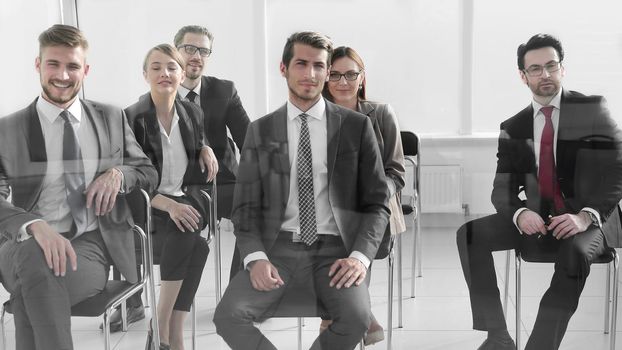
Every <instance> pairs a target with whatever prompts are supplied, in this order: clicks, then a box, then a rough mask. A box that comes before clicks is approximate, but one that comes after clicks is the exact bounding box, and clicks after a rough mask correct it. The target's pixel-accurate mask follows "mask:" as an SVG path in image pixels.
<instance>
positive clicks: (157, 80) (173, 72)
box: [143, 50, 184, 96]
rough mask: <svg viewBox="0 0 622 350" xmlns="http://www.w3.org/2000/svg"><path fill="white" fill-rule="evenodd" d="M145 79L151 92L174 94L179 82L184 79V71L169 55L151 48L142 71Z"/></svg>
mask: <svg viewBox="0 0 622 350" xmlns="http://www.w3.org/2000/svg"><path fill="white" fill-rule="evenodd" d="M143 75H144V77H145V81H147V83H149V86H150V87H151V93H152V94H157V95H167V96H170V95H175V94H176V93H177V88H178V87H179V84H181V82H182V81H183V79H184V71H183V69H182V68H181V66H180V65H179V63H177V61H175V60H174V59H173V58H172V57H171V56H169V55H167V54H165V53H163V52H161V51H158V50H153V51H152V52H151V53H150V54H149V57H148V58H147V62H146V65H145V71H144V72H143Z"/></svg>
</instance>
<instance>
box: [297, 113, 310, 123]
mask: <svg viewBox="0 0 622 350" xmlns="http://www.w3.org/2000/svg"><path fill="white" fill-rule="evenodd" d="M298 117H300V121H301V122H303V123H306V122H307V117H308V115H307V114H306V113H301V114H300V115H298Z"/></svg>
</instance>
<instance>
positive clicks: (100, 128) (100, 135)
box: [80, 100, 113, 174]
mask: <svg viewBox="0 0 622 350" xmlns="http://www.w3.org/2000/svg"><path fill="white" fill-rule="evenodd" d="M80 102H81V103H82V107H83V108H84V111H85V112H86V118H88V119H89V120H90V122H91V125H92V126H93V129H94V130H95V135H96V136H97V146H98V149H97V151H98V157H97V159H99V162H98V163H97V164H98V165H97V171H96V172H95V173H96V174H98V173H100V172H103V171H105V170H107V169H102V153H104V151H105V152H106V154H113V150H112V149H111V144H110V139H109V137H108V135H110V130H108V124H107V123H106V119H105V118H104V117H103V112H102V111H101V110H100V109H99V108H97V106H96V105H94V104H91V103H89V102H87V101H83V100H80ZM106 167H107V165H106Z"/></svg>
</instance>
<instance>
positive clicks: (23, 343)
mask: <svg viewBox="0 0 622 350" xmlns="http://www.w3.org/2000/svg"><path fill="white" fill-rule="evenodd" d="M71 244H72V246H73V249H74V250H75V252H76V255H77V257H78V260H77V261H78V268H77V270H76V271H72V270H71V267H70V264H69V262H67V273H66V274H65V276H64V277H57V276H55V275H54V271H53V270H51V269H50V268H49V267H48V265H47V263H46V261H45V256H44V255H43V251H42V250H41V247H40V246H39V245H38V244H37V242H36V241H35V239H34V238H31V239H28V240H26V241H23V242H16V241H7V242H5V243H4V244H3V245H2V246H0V272H1V275H2V278H3V284H4V287H5V288H6V289H7V290H8V291H9V292H10V293H11V307H12V309H13V315H14V322H15V342H16V348H17V350H35V349H36V350H44V349H50V350H59V349H60V350H66V349H73V342H72V339H71V321H70V318H71V306H72V305H75V304H77V303H79V302H81V301H83V300H85V299H87V298H89V297H91V296H93V295H96V294H98V293H100V292H101V291H102V290H103V289H104V287H105V286H106V281H107V279H108V269H109V261H111V260H110V257H109V255H108V251H107V249H106V245H105V244H104V241H103V239H102V237H101V234H100V232H99V230H95V231H91V232H86V233H84V234H82V235H80V236H79V237H77V238H76V239H74V240H72V241H71Z"/></svg>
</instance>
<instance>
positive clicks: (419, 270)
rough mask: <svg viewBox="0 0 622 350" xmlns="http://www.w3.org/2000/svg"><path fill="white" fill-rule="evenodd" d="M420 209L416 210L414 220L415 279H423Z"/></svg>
mask: <svg viewBox="0 0 622 350" xmlns="http://www.w3.org/2000/svg"><path fill="white" fill-rule="evenodd" d="M419 215H421V208H418V209H417V217H416V218H415V230H416V231H415V236H416V237H417V277H423V272H422V270H423V264H422V262H421V260H423V237H421V220H420V217H419Z"/></svg>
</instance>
